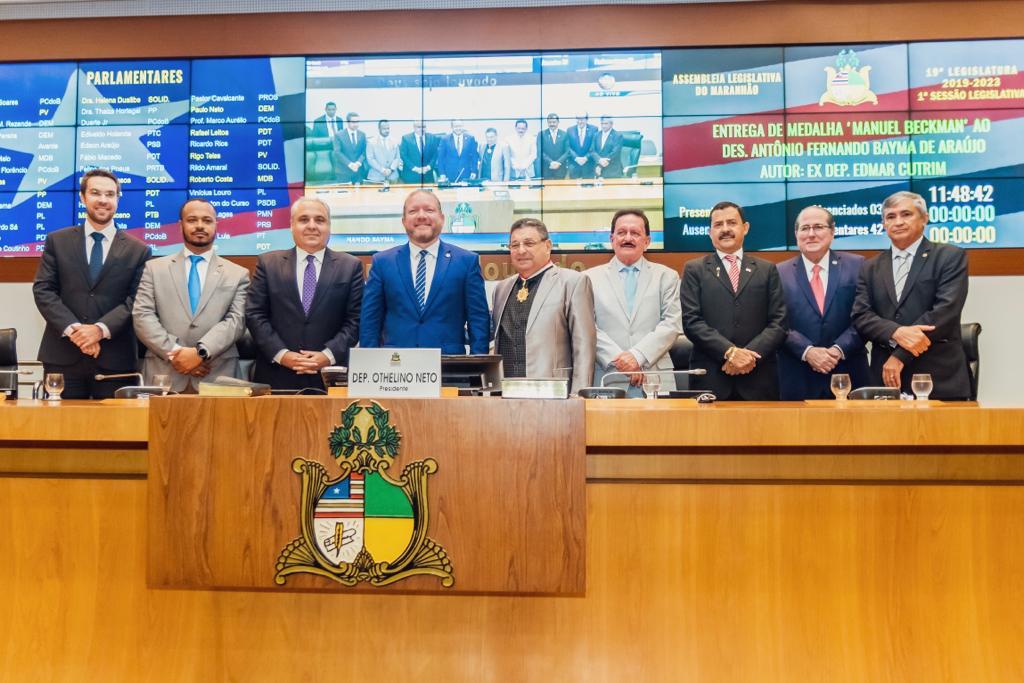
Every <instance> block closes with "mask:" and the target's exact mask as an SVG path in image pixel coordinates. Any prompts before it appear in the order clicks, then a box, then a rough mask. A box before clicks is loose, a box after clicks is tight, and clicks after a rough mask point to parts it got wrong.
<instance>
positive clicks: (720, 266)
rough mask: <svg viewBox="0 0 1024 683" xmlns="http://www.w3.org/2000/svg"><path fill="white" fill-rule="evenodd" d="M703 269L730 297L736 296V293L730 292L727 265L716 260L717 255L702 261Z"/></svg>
mask: <svg viewBox="0 0 1024 683" xmlns="http://www.w3.org/2000/svg"><path fill="white" fill-rule="evenodd" d="M704 267H705V268H707V269H708V271H709V272H710V274H711V275H713V276H714V278H715V279H716V280H718V282H719V283H720V284H721V285H722V286H723V287H725V290H726V291H727V292H729V295H730V296H736V292H734V291H732V282H731V281H730V280H729V264H727V263H723V262H722V260H721V259H719V258H718V254H717V253H714V254H711V255H709V256H707V257H706V258H705V259H704Z"/></svg>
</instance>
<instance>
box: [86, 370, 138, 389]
mask: <svg viewBox="0 0 1024 683" xmlns="http://www.w3.org/2000/svg"><path fill="white" fill-rule="evenodd" d="M129 377H134V378H135V380H136V381H137V382H138V384H139V386H141V385H142V381H143V380H142V373H141V372H119V373H117V374H115V375H96V376H94V377H93V379H95V380H96V381H97V382H102V381H104V380H108V379H128V378H129Z"/></svg>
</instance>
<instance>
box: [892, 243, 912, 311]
mask: <svg viewBox="0 0 1024 683" xmlns="http://www.w3.org/2000/svg"><path fill="white" fill-rule="evenodd" d="M893 258H894V259H896V273H895V275H894V276H893V279H894V280H895V281H896V301H899V300H900V297H901V296H903V285H905V284H907V275H909V274H910V254H896V255H895V256H893Z"/></svg>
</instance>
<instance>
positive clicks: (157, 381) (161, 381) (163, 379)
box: [153, 375, 171, 394]
mask: <svg viewBox="0 0 1024 683" xmlns="http://www.w3.org/2000/svg"><path fill="white" fill-rule="evenodd" d="M153 386H155V387H160V388H161V389H163V390H164V393H165V394H166V393H167V392H168V391H170V390H171V376H170V375H153Z"/></svg>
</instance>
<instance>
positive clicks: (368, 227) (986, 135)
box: [0, 40, 1024, 256]
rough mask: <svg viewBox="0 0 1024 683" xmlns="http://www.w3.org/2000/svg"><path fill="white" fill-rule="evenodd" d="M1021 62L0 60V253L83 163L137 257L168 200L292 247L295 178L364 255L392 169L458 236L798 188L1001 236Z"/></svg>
mask: <svg viewBox="0 0 1024 683" xmlns="http://www.w3.org/2000/svg"><path fill="white" fill-rule="evenodd" d="M1022 62H1024V40H993V41H957V42H932V43H897V44H880V45H867V44H856V45H828V46H793V47H753V48H692V49H691V48H687V49H673V50H663V51H613V52H598V51H595V52H566V53H556V52H522V53H508V54H489V53H481V54H444V55H441V54H424V55H401V56H380V55H374V56H351V55H349V56H316V57H281V58H266V57H246V58H215V59H170V60H152V61H105V62H51V63H18V64H0V253H2V254H3V255H6V256H31V255H33V254H38V252H39V251H40V250H41V249H42V244H43V241H44V240H45V236H46V234H47V233H48V232H50V231H52V230H56V229H59V228H62V227H65V226H67V225H71V224H74V223H79V222H81V221H82V220H83V219H84V211H83V209H82V207H81V205H80V202H79V200H78V193H77V183H78V181H79V179H80V177H81V174H82V173H84V172H85V171H87V170H89V169H92V168H97V167H102V168H110V169H112V170H114V171H115V172H116V173H117V174H118V175H119V176H120V177H121V179H122V185H123V197H122V199H121V202H120V205H119V208H118V212H117V216H116V222H117V225H118V227H119V228H124V229H127V230H130V231H132V232H133V234H136V235H137V236H138V237H140V238H142V239H143V240H145V241H146V242H147V243H148V244H150V245H151V247H152V249H153V251H154V253H156V254H167V253H171V252H173V251H175V250H177V249H179V248H180V244H181V235H180V231H179V228H178V226H177V212H178V209H179V207H180V205H181V204H182V202H184V201H185V199H186V198H188V197H202V198H205V199H208V200H209V201H210V202H212V203H213V204H214V206H215V207H216V208H217V210H218V214H219V217H220V220H219V223H218V242H217V243H218V248H219V250H220V251H221V253H224V254H227V255H246V254H258V253H261V252H263V251H267V250H270V249H278V248H285V247H289V246H291V244H292V242H291V237H290V233H289V230H288V206H289V204H290V203H291V202H292V201H293V200H294V199H296V198H297V197H299V196H302V195H311V196H316V197H319V198H321V199H323V200H324V201H325V202H327V204H328V205H329V206H330V207H331V211H332V216H331V223H332V238H331V246H332V247H334V248H338V249H343V250H346V251H350V252H355V253H370V252H373V251H376V250H378V249H382V248H386V247H389V246H392V245H394V244H398V243H401V242H402V241H404V239H405V236H404V231H403V230H402V227H401V222H400V220H401V209H402V200H403V199H404V197H405V195H406V194H407V192H408V191H409V190H410V189H411V188H413V187H426V188H429V189H431V191H433V192H435V193H437V195H438V197H439V199H440V200H441V203H442V205H443V207H444V211H445V214H446V219H447V221H446V225H445V228H444V230H445V239H448V240H450V241H452V242H454V243H457V244H460V245H462V246H465V247H467V248H470V249H474V250H476V251H481V252H494V251H501V250H503V249H504V248H505V246H506V244H507V241H508V237H507V230H508V227H509V225H511V223H512V222H513V221H515V220H516V219H518V218H521V217H525V216H539V217H540V218H542V219H543V220H544V221H545V223H546V224H547V225H548V227H549V229H550V230H551V234H552V240H553V242H554V244H555V246H556V248H558V249H563V250H605V249H608V248H609V246H610V245H609V243H608V232H609V225H608V223H609V219H610V217H611V215H612V214H613V213H614V212H615V211H616V210H617V209H619V208H623V207H638V208H642V209H644V210H645V211H646V212H647V213H648V216H649V217H650V218H651V223H652V233H653V234H652V237H653V246H654V248H656V249H665V250H669V251H706V250H708V249H709V248H710V242H709V239H708V237H707V229H708V224H709V213H710V212H709V208H710V207H711V206H712V205H713V204H715V203H716V202H718V201H721V200H731V201H735V202H737V203H739V204H741V205H743V206H744V207H746V208H747V213H748V217H749V218H750V222H751V232H750V234H749V235H748V241H747V247H748V248H750V249H757V250H785V249H792V248H793V235H792V225H793V222H794V220H795V218H796V215H797V214H798V213H799V212H800V210H801V209H803V208H804V207H806V206H808V205H811V204H819V205H822V206H825V207H827V208H829V209H830V210H832V212H833V213H834V214H835V215H836V221H837V229H836V235H837V239H836V246H837V247H838V248H841V249H843V248H845V249H872V248H884V247H885V246H887V240H886V239H885V234H884V231H883V229H882V226H881V220H880V206H881V202H882V200H883V199H884V198H885V197H886V196H887V195H889V194H890V193H892V192H894V191H896V190H900V189H910V190H913V191H915V192H919V193H921V194H922V195H924V197H925V198H926V199H927V200H928V202H929V205H930V219H931V225H930V226H929V231H928V235H929V237H930V238H931V239H933V240H936V241H947V242H951V243H954V244H958V245H961V246H965V247H1021V246H1024V225H1021V224H1020V223H1021V221H1022V215H1024V214H1022V211H1024V207H1022V206H1020V205H1022V204H1024V195H1022V194H1021V190H1024V187H1022V184H1024V151H1022V150H1021V148H1020V146H1019V145H1016V144H1014V143H1015V142H1016V141H1017V140H1020V139H1021V135H1019V134H1018V133H1019V132H1021V130H1020V129H1021V128H1024V125H1022V121H1024V77H1022V76H1021V75H1020V73H1019V67H1020V66H1021V64H1022Z"/></svg>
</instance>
